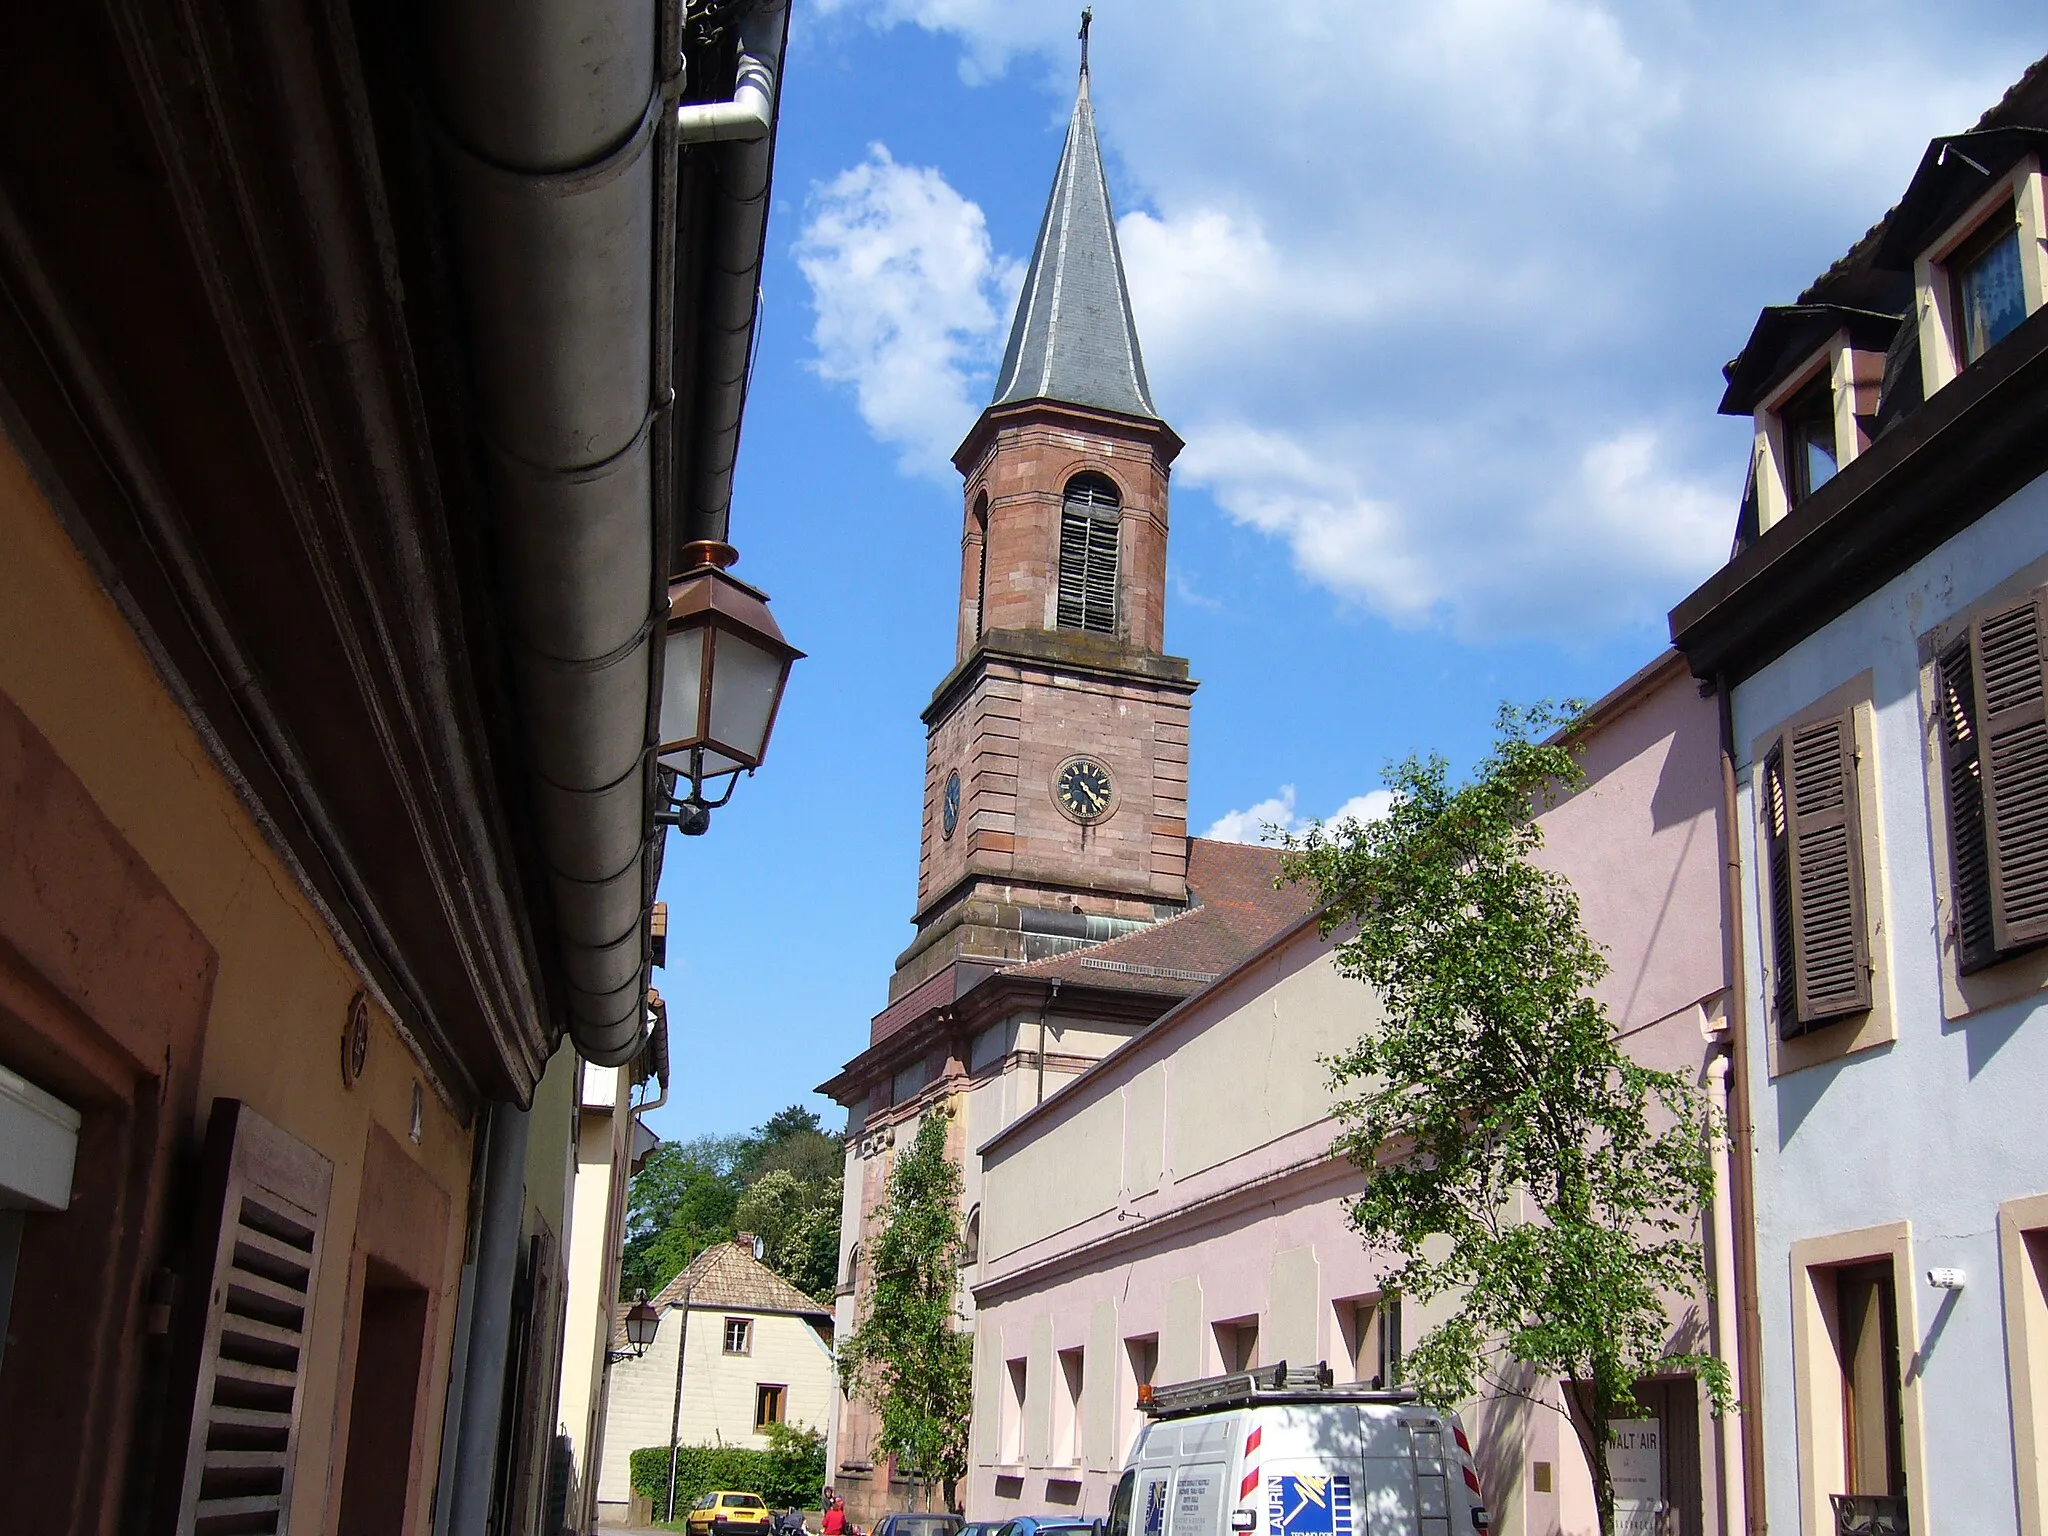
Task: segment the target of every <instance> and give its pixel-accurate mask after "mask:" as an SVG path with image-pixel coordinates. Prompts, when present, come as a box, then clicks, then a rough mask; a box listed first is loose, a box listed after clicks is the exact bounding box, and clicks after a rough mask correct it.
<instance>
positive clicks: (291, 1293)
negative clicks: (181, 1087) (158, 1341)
mask: <svg viewBox="0 0 2048 1536" xmlns="http://www.w3.org/2000/svg"><path fill="white" fill-rule="evenodd" d="M333 1176H334V1170H333V1165H332V1164H330V1163H329V1162H328V1160H327V1159H326V1158H324V1157H322V1156H321V1155H320V1154H319V1153H318V1152H315V1151H314V1150H313V1149H312V1148H311V1147H309V1146H307V1145H306V1144H305V1143H304V1142H302V1141H300V1140H298V1139H297V1138H296V1137H294V1136H291V1135H289V1134H287V1133H286V1132H284V1131H282V1130H279V1129H278V1128H277V1127H276V1126H274V1125H272V1124H271V1123H270V1122H269V1121H268V1120H265V1119H264V1118H263V1117H262V1116H261V1115H258V1114H257V1113H256V1112H255V1111H254V1110H252V1109H250V1108H249V1107H248V1106H247V1105H246V1104H243V1103H241V1102H240V1101H238V1100H235V1099H216V1100H214V1105H213V1114H212V1117H211V1118H210V1120H209V1121H208V1124H207V1130H206V1153H205V1158H204V1161H203V1164H202V1167H201V1172H200V1186H199V1199H198V1203H197V1206H196V1207H195V1213H196V1214H195V1226H194V1233H193V1247H192V1258H191V1262H190V1265H189V1267H188V1271H187V1274H186V1279H185V1285H184V1289H183V1297H184V1301H183V1314H182V1316H181V1318H180V1322H179V1331H178V1337H177V1340H176V1343H175V1345H174V1349H173V1354H172V1362H171V1377H170V1394H169V1396H168V1399H167V1404H168V1411H169V1414H170V1421H169V1423H170V1428H169V1429H168V1431H167V1433H166V1436H165V1459H164V1484H163V1502H164V1504H165V1506H167V1508H166V1516H167V1518H166V1521H165V1524H166V1526H167V1527H168V1528H169V1529H170V1530H173V1531H175V1532H176V1533H177V1536H208V1533H212V1532H221V1533H226V1532H235V1533H237V1536H240V1533H244V1532H248V1533H264V1536H270V1533H277V1536H281V1533H283V1532H286V1531H288V1530H289V1529H290V1524H291V1500H292V1473H293V1460H294V1456H295V1453H296V1450H297V1441H298V1429H299V1415H300V1411H301V1408H302V1406H303V1405H302V1403H301V1401H300V1397H301V1385H302V1378H303V1374H304V1371H305V1365H306V1359H305V1348H306V1340H307V1335H308V1329H309V1326H310V1323H311V1312H312V1305H313V1293H314V1290H315V1288H316V1286H317V1284H318V1280H319V1274H320V1258H321V1251H322V1249H323V1247H324V1246H325V1245H324V1242H323V1237H324V1233H325V1228H326V1222H327V1199H328V1192H329V1188H330V1186H331V1185H332V1182H333Z"/></svg>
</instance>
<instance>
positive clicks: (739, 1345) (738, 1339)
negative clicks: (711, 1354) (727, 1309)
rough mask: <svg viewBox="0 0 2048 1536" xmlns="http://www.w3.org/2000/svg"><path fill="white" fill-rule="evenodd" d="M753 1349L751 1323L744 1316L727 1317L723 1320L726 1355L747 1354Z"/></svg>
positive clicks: (752, 1326) (752, 1327)
mask: <svg viewBox="0 0 2048 1536" xmlns="http://www.w3.org/2000/svg"><path fill="white" fill-rule="evenodd" d="M753 1351H754V1325H753V1323H752V1322H751V1321H749V1320H748V1319H747V1318H744V1317H728V1318H727V1319H726V1320H725V1352H726V1353H727V1354H728V1355H748V1354H752V1353H753Z"/></svg>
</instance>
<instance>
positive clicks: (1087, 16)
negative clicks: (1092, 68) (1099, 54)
mask: <svg viewBox="0 0 2048 1536" xmlns="http://www.w3.org/2000/svg"><path fill="white" fill-rule="evenodd" d="M1094 22H1095V7H1094V6H1092V5H1088V6H1083V7H1082V8H1081V73H1082V74H1084V75H1085V74H1087V73H1088V29H1089V27H1091V26H1092V25H1094Z"/></svg>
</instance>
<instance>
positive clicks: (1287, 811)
mask: <svg viewBox="0 0 2048 1536" xmlns="http://www.w3.org/2000/svg"><path fill="white" fill-rule="evenodd" d="M1393 803H1394V795H1393V791H1392V790H1386V789H1375V790H1372V791H1370V792H1369V793H1366V794H1363V795H1353V796H1352V797H1351V798H1350V799H1349V800H1346V801H1345V802H1344V803H1343V804H1342V805H1340V806H1338V807H1337V809H1336V810H1334V811H1332V812H1331V813H1330V814H1329V815H1328V816H1325V817H1322V818H1320V819H1321V820H1322V821H1323V823H1324V824H1325V825H1327V826H1332V827H1334V826H1337V825H1338V824H1340V823H1342V822H1346V821H1359V822H1365V821H1378V820H1379V819H1380V818H1381V817H1382V816H1384V815H1386V814H1387V811H1388V809H1389V808H1390V807H1391V806H1392V805H1393ZM1316 819H1317V818H1315V817H1310V816H1297V815H1296V814H1295V813H1294V786H1293V785H1292V784H1282V785H1281V786H1280V792H1279V793H1278V794H1277V795H1274V796H1273V797H1271V798H1270V799H1266V800H1261V801H1259V802H1258V804H1256V805H1249V806H1246V807H1245V808H1244V809H1243V810H1241V811H1225V812H1224V813H1223V814H1222V815H1221V816H1219V817H1217V818H1216V820H1215V821H1213V822H1211V823H1210V824H1209V830H1208V831H1206V832H1204V833H1203V834H1202V836H1204V837H1207V838H1213V839H1215V840H1216V841H1217V842H1223V843H1276V842H1278V841H1279V840H1280V838H1281V837H1283V836H1285V835H1286V834H1288V833H1291V832H1306V831H1307V830H1308V829H1309V826H1310V824H1311V822H1313V821H1315V820H1316Z"/></svg>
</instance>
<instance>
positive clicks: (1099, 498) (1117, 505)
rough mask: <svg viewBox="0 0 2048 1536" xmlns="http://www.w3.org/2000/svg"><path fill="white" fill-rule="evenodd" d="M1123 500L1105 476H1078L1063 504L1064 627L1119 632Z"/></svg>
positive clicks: (1061, 595) (1061, 614)
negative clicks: (1118, 574) (1118, 579)
mask: <svg viewBox="0 0 2048 1536" xmlns="http://www.w3.org/2000/svg"><path fill="white" fill-rule="evenodd" d="M1122 509H1123V502H1122V499H1121V498H1120V497H1118V495H1117V493H1116V487H1115V486H1113V485H1111V484H1110V483H1109V479H1108V477H1107V476H1104V475H1095V474H1088V475H1076V476H1075V477H1074V478H1073V479H1072V480H1069V481H1068V482H1067V492H1066V497H1065V500H1064V502H1063V503H1062V505H1061V507H1060V592H1059V627H1060V628H1061V629H1089V630H1094V631H1096V632H1097V633H1099V634H1105V635H1106V634H1114V633H1115V632H1116V555H1117V528H1118V516H1119V514H1120V512H1121V511H1122Z"/></svg>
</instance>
